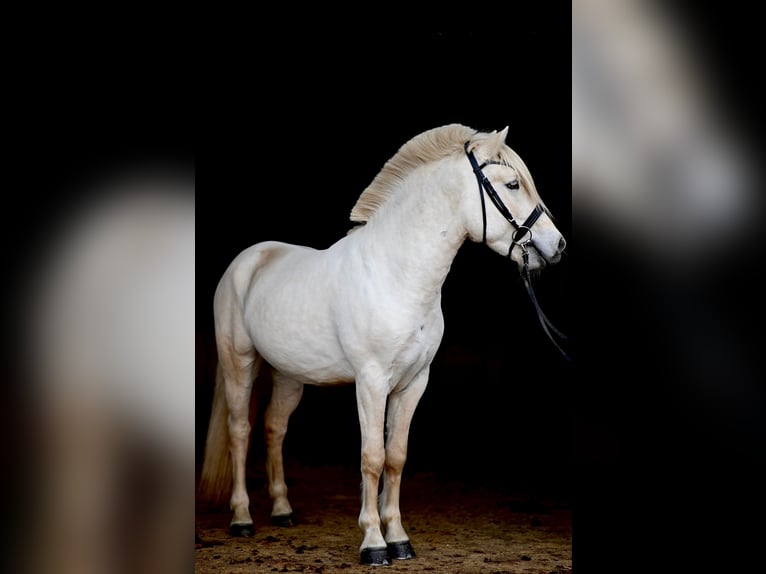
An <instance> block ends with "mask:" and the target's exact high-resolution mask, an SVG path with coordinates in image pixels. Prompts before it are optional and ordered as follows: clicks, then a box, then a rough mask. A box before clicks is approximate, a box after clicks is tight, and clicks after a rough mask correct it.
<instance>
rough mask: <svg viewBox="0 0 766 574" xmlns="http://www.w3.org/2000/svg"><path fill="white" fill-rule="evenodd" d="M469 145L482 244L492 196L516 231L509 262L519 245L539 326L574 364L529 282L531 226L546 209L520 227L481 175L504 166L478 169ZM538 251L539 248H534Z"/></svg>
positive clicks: (523, 273)
mask: <svg viewBox="0 0 766 574" xmlns="http://www.w3.org/2000/svg"><path fill="white" fill-rule="evenodd" d="M468 144H469V142H465V146H464V148H465V153H466V155H467V156H468V161H470V162H471V168H472V169H473V173H474V175H475V176H476V181H477V182H478V183H479V197H481V218H482V225H483V232H482V243H485V244H486V243H487V207H486V203H485V201H484V193H486V194H487V196H489V199H490V200H491V201H492V203H493V204H494V205H495V207H496V208H497V210H498V211H499V212H500V214H501V215H502V216H503V217H505V219H507V220H508V222H509V223H510V224H511V225H512V226H513V228H514V229H515V231H514V232H513V235H512V241H511V245H510V247H509V248H508V258H509V259H510V258H511V252H512V251H513V248H514V247H516V246H517V245H518V246H519V247H520V248H521V257H522V261H523V265H522V267H521V270H520V274H521V278H522V280H523V281H524V287H525V288H526V290H527V294H528V295H529V298H530V300H531V301H532V304H533V305H534V307H535V311H536V313H537V318H538V320H539V321H540V325H542V328H543V331H545V334H546V335H548V338H549V339H550V340H551V342H552V343H553V344H554V345H555V346H556V348H557V349H558V350H559V352H560V353H561V354H562V355H563V356H564V358H565V359H566V360H567V361H571V360H572V359H571V358H570V357H569V355H567V354H566V353H565V352H564V350H563V349H562V348H561V346H560V345H559V343H558V342H557V341H556V339H554V338H553V335H552V334H551V331H553V332H554V333H555V334H556V336H557V337H559V338H560V339H566V338H567V337H566V335H564V334H563V333H562V332H561V331H559V330H558V329H557V328H556V327H555V326H554V325H553V323H551V321H550V319H548V317H546V316H545V313H543V310H542V308H541V307H540V304H539V303H538V301H537V297H536V296H535V292H534V290H533V289H532V282H531V281H530V278H529V249H528V246H529V245H530V244H531V246H532V247H535V244H534V241H533V240H532V226H533V225H534V224H535V222H536V221H537V220H538V219H539V217H540V216H541V215H542V214H543V211H544V210H543V207H542V205H540V204H539V203H538V204H537V205H536V206H535V208H534V209H533V210H532V213H530V214H529V216H527V218H526V219H525V220H524V223H522V224H521V225H519V224H518V223H517V222H516V220H515V219H514V217H513V215H512V214H511V212H510V210H509V209H508V208H507V207H506V206H505V204H504V203H503V200H502V199H500V196H499V195H498V193H497V191H496V190H495V188H494V187H492V183H490V181H489V179H487V176H486V175H484V172H483V171H482V169H483V168H484V167H486V166H487V165H490V164H499V165H504V164H503V163H502V162H499V161H492V160H488V161H485V162H484V163H483V164H481V165H479V162H478V161H476V156H475V155H474V154H473V152H472V151H469V150H468ZM525 238H526V239H525ZM535 249H537V248H536V247H535ZM537 251H538V253H539V251H540V250H539V249H538V250H537Z"/></svg>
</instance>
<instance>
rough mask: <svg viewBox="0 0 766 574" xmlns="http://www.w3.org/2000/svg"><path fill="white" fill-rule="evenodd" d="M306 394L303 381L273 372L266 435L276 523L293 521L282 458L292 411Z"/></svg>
mask: <svg viewBox="0 0 766 574" xmlns="http://www.w3.org/2000/svg"><path fill="white" fill-rule="evenodd" d="M302 396H303V383H299V382H297V381H294V380H293V379H290V378H288V377H286V376H285V375H282V374H281V373H279V372H278V371H274V373H273V385H272V390H271V400H270V401H269V406H268V407H267V408H266V413H265V421H264V431H265V435H266V473H267V474H268V478H269V495H270V496H271V501H272V510H271V522H272V524H274V525H276V526H292V525H293V509H292V507H291V506H290V502H289V501H288V500H287V484H286V483H285V469H284V461H283V458H282V444H283V443H284V440H285V434H286V433H287V422H288V419H289V418H290V415H291V414H293V411H295V408H296V407H297V406H298V403H299V402H300V400H301V397H302Z"/></svg>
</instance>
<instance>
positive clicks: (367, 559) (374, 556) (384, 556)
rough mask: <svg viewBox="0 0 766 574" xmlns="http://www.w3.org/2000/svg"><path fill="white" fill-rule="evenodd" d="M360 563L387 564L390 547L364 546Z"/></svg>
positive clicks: (369, 564)
mask: <svg viewBox="0 0 766 574" xmlns="http://www.w3.org/2000/svg"><path fill="white" fill-rule="evenodd" d="M359 563H360V564H365V565H367V566H387V565H389V564H391V562H389V561H388V548H363V549H362V552H361V554H360V556H359Z"/></svg>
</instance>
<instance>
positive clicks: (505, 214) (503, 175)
mask: <svg viewBox="0 0 766 574" xmlns="http://www.w3.org/2000/svg"><path fill="white" fill-rule="evenodd" d="M507 134H508V128H507V127H506V128H505V129H503V130H502V131H500V132H492V133H479V134H476V136H474V137H473V138H472V139H471V141H469V142H468V143H467V144H466V146H465V151H466V155H467V157H468V159H467V161H466V162H465V163H466V168H467V169H466V173H467V174H469V175H467V176H466V182H468V186H469V188H471V191H470V192H468V194H467V198H468V199H467V201H466V202H465V203H464V205H465V206H466V210H467V211H466V213H467V217H466V220H467V225H466V227H467V230H468V236H469V238H470V239H471V240H472V241H476V242H484V243H486V244H487V245H489V247H490V248H491V249H492V250H493V251H496V252H497V253H501V254H502V255H505V256H508V257H510V258H511V259H512V260H513V261H515V262H516V264H517V265H518V266H519V267H520V268H523V267H524V266H525V265H526V267H527V269H529V270H534V269H541V268H543V267H545V265H546V264H548V263H557V262H558V261H559V260H560V259H561V254H562V253H563V251H564V247H565V246H566V240H565V239H564V237H563V236H562V234H561V232H560V231H559V230H558V229H557V228H556V226H555V225H554V223H553V221H552V219H551V217H550V214H549V212H548V210H547V209H546V207H545V206H544V205H543V202H542V200H541V199H540V196H539V195H538V194H537V190H536V189H535V184H534V181H533V180H532V175H531V174H530V173H529V169H528V168H527V166H526V165H525V164H524V162H523V161H522V160H521V158H520V157H519V156H518V155H517V154H516V152H514V151H513V150H512V149H511V148H510V147H508V146H507V145H506V144H505V138H506V136H507Z"/></svg>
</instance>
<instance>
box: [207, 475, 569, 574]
mask: <svg viewBox="0 0 766 574" xmlns="http://www.w3.org/2000/svg"><path fill="white" fill-rule="evenodd" d="M286 473H287V476H288V487H289V488H290V501H291V503H292V505H293V508H294V509H295V512H296V520H297V524H296V526H294V527H292V528H283V527H276V526H272V525H271V524H270V523H269V515H270V511H271V507H270V501H269V497H268V491H267V489H266V484H265V481H264V478H263V476H262V475H252V476H250V475H249V476H248V487H249V491H250V509H251V513H252V516H253V520H254V521H255V528H256V532H255V535H254V536H253V537H252V538H232V537H231V536H229V534H228V530H227V527H228V524H229V521H230V519H231V515H230V512H229V510H228V509H225V508H223V509H222V508H219V509H210V508H205V507H203V506H201V505H199V506H198V508H197V518H196V535H197V541H196V550H195V572H196V573H197V574H206V573H208V572H221V573H223V572H226V573H238V572H242V573H245V572H246V573H254V572H306V573H321V574H330V573H332V572H344V573H346V574H348V573H353V572H370V571H372V570H377V571H380V569H379V568H380V567H372V566H362V565H360V564H359V544H360V543H361V532H360V530H359V528H358V526H357V516H358V513H359V487H360V476H359V472H358V471H357V470H356V469H355V468H353V467H352V466H350V465H333V466H309V465H306V464H303V463H295V462H293V463H289V464H286ZM401 509H402V516H403V522H404V526H405V528H406V529H407V531H408V533H409V535H410V539H411V542H412V545H413V547H414V549H415V552H416V554H417V556H416V557H415V558H414V559H412V560H403V561H395V562H394V563H393V564H392V565H390V566H386V567H383V568H387V569H390V570H391V571H396V572H433V573H446V574H458V573H466V574H469V573H488V574H489V573H511V572H525V573H545V574H559V573H563V572H571V571H572V513H571V508H570V507H569V504H568V503H567V502H564V501H557V500H544V499H539V500H532V499H530V497H529V496H525V495H514V494H512V493H509V492H508V491H506V490H504V489H502V488H497V487H491V486H490V485H488V484H486V483H482V482H481V481H475V480H474V481H472V482H471V483H470V484H469V483H468V482H466V481H458V480H454V479H445V478H444V477H442V476H437V475H436V474H434V473H426V472H422V473H414V474H410V475H407V474H405V476H404V478H403V481H402V501H401Z"/></svg>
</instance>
